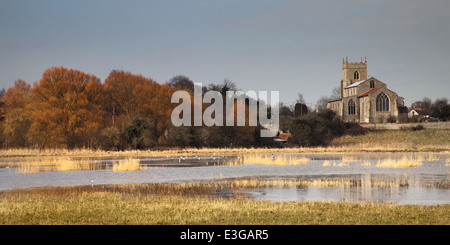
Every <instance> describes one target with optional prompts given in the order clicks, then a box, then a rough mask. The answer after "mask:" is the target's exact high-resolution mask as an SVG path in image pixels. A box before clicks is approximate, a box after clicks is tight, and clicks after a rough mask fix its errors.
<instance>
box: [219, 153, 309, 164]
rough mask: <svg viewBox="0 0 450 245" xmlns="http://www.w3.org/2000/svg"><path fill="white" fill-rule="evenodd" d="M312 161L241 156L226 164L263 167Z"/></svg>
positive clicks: (297, 157)
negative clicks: (259, 165)
mask: <svg viewBox="0 0 450 245" xmlns="http://www.w3.org/2000/svg"><path fill="white" fill-rule="evenodd" d="M310 161H311V159H310V158H307V157H304V156H299V155H289V154H277V155H274V154H241V155H239V156H238V157H236V158H234V159H232V160H230V161H228V162H226V163H225V164H227V165H241V164H262V165H305V164H307V163H308V162H310Z"/></svg>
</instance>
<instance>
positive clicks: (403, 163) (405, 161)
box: [376, 155, 425, 168]
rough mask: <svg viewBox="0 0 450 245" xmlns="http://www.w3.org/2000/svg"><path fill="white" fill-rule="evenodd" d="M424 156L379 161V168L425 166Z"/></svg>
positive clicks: (404, 156) (405, 156)
mask: <svg viewBox="0 0 450 245" xmlns="http://www.w3.org/2000/svg"><path fill="white" fill-rule="evenodd" d="M424 160H425V157H424V156H411V155H410V156H407V155H403V157H402V158H400V159H392V158H388V159H385V160H379V161H378V163H377V165H376V166H377V167H385V168H409V167H420V166H423V161H424Z"/></svg>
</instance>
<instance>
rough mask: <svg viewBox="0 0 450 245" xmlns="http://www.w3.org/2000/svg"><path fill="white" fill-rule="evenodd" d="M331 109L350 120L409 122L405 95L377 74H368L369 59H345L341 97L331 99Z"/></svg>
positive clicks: (329, 106) (363, 121)
mask: <svg viewBox="0 0 450 245" xmlns="http://www.w3.org/2000/svg"><path fill="white" fill-rule="evenodd" d="M327 109H331V110H333V111H335V112H336V114H337V115H339V116H341V118H342V120H343V121H346V122H359V123H379V122H406V121H407V109H406V107H405V106H404V102H403V98H402V97H399V96H398V95H397V93H395V92H394V91H391V90H389V89H388V88H387V85H386V84H385V83H384V82H382V81H380V80H378V79H376V78H374V77H370V78H367V59H366V60H364V61H363V60H362V59H361V62H350V63H349V62H348V58H347V59H346V60H345V61H344V60H342V80H341V97H340V98H339V99H335V100H332V101H329V102H328V104H327Z"/></svg>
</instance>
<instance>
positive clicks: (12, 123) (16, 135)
mask: <svg viewBox="0 0 450 245" xmlns="http://www.w3.org/2000/svg"><path fill="white" fill-rule="evenodd" d="M30 92H31V86H30V85H29V84H27V83H26V82H25V81H23V80H22V79H18V80H16V81H15V82H14V86H13V87H10V88H9V89H8V90H7V92H6V94H5V96H4V97H3V98H2V101H3V103H4V105H5V107H4V121H3V133H4V135H5V144H6V147H25V146H27V138H26V135H27V132H28V129H29V127H30V123H31V121H30V119H29V115H28V113H27V110H26V106H27V105H28V104H29V103H30V101H31V98H30Z"/></svg>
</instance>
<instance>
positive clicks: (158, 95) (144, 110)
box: [105, 70, 173, 148]
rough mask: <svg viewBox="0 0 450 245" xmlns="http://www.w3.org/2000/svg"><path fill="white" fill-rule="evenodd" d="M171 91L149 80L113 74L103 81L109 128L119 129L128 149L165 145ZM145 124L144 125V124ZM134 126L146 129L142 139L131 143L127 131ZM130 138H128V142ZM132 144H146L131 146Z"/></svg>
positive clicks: (122, 72)
mask: <svg viewBox="0 0 450 245" xmlns="http://www.w3.org/2000/svg"><path fill="white" fill-rule="evenodd" d="M172 93H173V89H172V88H170V87H169V86H167V85H161V84H159V83H157V82H155V81H154V80H152V79H151V78H146V77H144V76H142V75H135V74H132V73H130V72H125V71H122V70H114V71H112V72H111V73H110V74H109V76H108V77H107V78H106V80H105V94H106V100H105V101H106V106H105V108H106V110H107V112H108V118H110V119H109V120H110V125H112V126H113V127H116V128H119V129H120V130H121V131H122V132H123V133H124V135H123V136H124V137H125V138H126V139H127V141H128V144H129V145H131V146H137V145H139V146H140V147H141V148H142V147H148V146H151V145H153V144H158V143H162V141H164V140H163V139H162V137H161V136H163V134H164V133H165V131H166V130H167V128H168V126H169V123H170V119H171V118H170V116H171V112H172V108H173V104H172V103H171V102H170V98H171V96H172ZM142 120H144V121H145V122H143V121H142ZM137 122H140V123H142V124H143V125H146V126H145V127H144V128H143V130H144V129H145V132H143V134H142V135H143V136H145V137H146V139H143V138H141V137H142V135H140V136H139V139H133V137H135V135H134V134H130V132H132V131H129V130H126V129H129V128H130V127H131V128H133V127H135V125H134V124H136V123H137ZM130 137H131V138H130ZM133 140H139V141H140V142H146V143H145V144H131V143H132V142H133Z"/></svg>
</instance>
